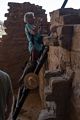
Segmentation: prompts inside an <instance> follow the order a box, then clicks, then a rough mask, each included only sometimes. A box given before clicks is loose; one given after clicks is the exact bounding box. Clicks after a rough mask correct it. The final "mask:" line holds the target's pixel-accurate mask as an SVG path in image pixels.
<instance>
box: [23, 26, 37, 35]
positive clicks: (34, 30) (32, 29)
mask: <svg viewBox="0 0 80 120" xmlns="http://www.w3.org/2000/svg"><path fill="white" fill-rule="evenodd" d="M25 32H26V33H27V32H29V33H30V34H31V35H35V34H36V33H37V28H36V26H34V25H28V24H26V26H25Z"/></svg>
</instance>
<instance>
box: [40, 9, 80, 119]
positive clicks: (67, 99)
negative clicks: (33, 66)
mask: <svg viewBox="0 0 80 120" xmlns="http://www.w3.org/2000/svg"><path fill="white" fill-rule="evenodd" d="M50 16H51V26H50V30H51V35H50V37H49V38H45V39H44V41H46V42H45V43H47V44H48V45H49V53H48V71H46V72H45V81H46V85H45V87H44V98H45V109H44V110H43V112H42V111H41V114H40V117H39V118H41V119H39V120H42V119H43V118H46V116H47V118H48V117H49V116H52V119H53V118H54V120H64V119H65V120H68V119H70V120H80V107H79V106H80V77H79V76H80V75H79V74H80V67H79V66H80V62H79V61H80V60H79V56H80V43H79V42H80V40H79V38H80V11H79V10H76V9H72V8H65V9H60V10H55V11H53V12H51V13H50ZM66 80H67V81H66ZM65 81H66V82H65ZM62 102H63V103H62ZM66 105H67V106H66ZM51 106H53V107H51Z"/></svg>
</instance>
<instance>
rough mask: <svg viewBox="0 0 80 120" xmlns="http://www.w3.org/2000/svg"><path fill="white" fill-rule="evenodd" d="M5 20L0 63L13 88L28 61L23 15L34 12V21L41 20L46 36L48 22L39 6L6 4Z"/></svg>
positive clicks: (26, 3) (27, 3)
mask: <svg viewBox="0 0 80 120" xmlns="http://www.w3.org/2000/svg"><path fill="white" fill-rule="evenodd" d="M8 6H9V9H8V11H9V12H8V13H6V14H5V16H6V17H7V20H6V21H5V22H4V25H5V27H6V30H5V31H6V33H7V35H4V36H3V37H2V44H3V55H4V56H3V59H4V60H3V63H0V64H1V65H2V66H3V67H2V69H4V70H5V71H6V72H8V73H9V74H10V76H11V78H12V82H13V86H14V87H16V85H17V83H18V80H19V78H20V76H21V74H22V71H23V67H24V65H25V62H26V61H28V57H29V53H28V50H27V40H26V36H25V32H24V14H25V13H26V12H34V14H35V17H36V20H37V19H38V18H41V19H42V22H41V25H42V28H43V31H42V33H43V34H47V32H48V22H47V15H46V14H45V10H44V9H42V7H41V6H38V5H35V4H30V3H29V2H25V3H12V2H9V3H8ZM0 59H1V57H0Z"/></svg>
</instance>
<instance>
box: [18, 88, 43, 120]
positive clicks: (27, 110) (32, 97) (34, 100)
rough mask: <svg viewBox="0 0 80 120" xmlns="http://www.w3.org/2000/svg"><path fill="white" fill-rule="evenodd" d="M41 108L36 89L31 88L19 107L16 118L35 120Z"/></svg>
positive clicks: (19, 119)
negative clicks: (19, 110) (20, 107)
mask: <svg viewBox="0 0 80 120" xmlns="http://www.w3.org/2000/svg"><path fill="white" fill-rule="evenodd" d="M41 108H42V104H41V99H40V96H39V91H38V89H36V90H32V91H31V92H30V94H29V96H28V97H27V99H26V101H25V102H24V105H23V107H22V109H21V112H20V114H19V117H18V118H17V120H37V119H38V116H39V113H40V110H41Z"/></svg>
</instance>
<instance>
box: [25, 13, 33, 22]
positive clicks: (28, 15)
mask: <svg viewBox="0 0 80 120" xmlns="http://www.w3.org/2000/svg"><path fill="white" fill-rule="evenodd" d="M34 19H35V17H34V13H33V12H27V13H25V15H24V22H25V23H30V24H33V23H34Z"/></svg>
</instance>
